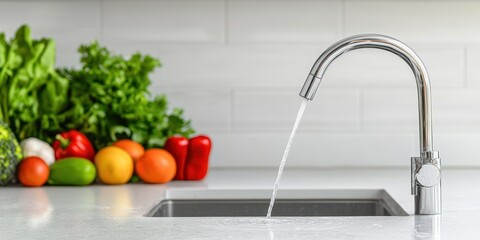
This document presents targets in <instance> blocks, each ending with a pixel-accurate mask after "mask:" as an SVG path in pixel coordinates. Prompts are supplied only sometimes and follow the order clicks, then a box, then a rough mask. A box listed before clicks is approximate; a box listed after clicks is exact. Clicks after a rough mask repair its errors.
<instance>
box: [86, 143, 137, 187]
mask: <svg viewBox="0 0 480 240" xmlns="http://www.w3.org/2000/svg"><path fill="white" fill-rule="evenodd" d="M95 166H96V167H97V172H98V178H100V180H101V181H102V182H103V183H105V184H124V183H127V182H128V180H130V178H131V177H132V174H133V160H132V157H130V155H129V154H128V152H127V151H125V150H123V149H121V148H119V147H115V146H108V147H105V148H103V149H101V150H100V151H99V152H98V153H97V155H95Z"/></svg>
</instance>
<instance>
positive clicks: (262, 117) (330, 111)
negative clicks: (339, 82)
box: [233, 89, 359, 131]
mask: <svg viewBox="0 0 480 240" xmlns="http://www.w3.org/2000/svg"><path fill="white" fill-rule="evenodd" d="M358 97H359V94H358V91H357V90H332V89H327V90H323V89H320V90H319V91H318V93H317V96H316V98H315V101H311V102H309V103H308V105H307V109H306V110H305V112H304V115H303V118H302V122H301V129H307V130H311V129H313V130H330V131H331V130H356V129H357V128H358V120H359V119H358V118H359V104H358ZM301 101H302V98H301V97H300V96H298V89H291V90H238V91H235V94H234V98H233V109H234V117H233V124H234V125H233V126H234V129H235V130H260V131H261V130H286V131H289V130H291V129H292V127H293V123H294V122H295V117H296V115H297V112H298V109H299V107H300V103H301Z"/></svg>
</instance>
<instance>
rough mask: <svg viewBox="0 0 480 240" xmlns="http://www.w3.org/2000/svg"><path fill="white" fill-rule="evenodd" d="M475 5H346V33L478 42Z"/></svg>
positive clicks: (479, 8)
mask: <svg viewBox="0 0 480 240" xmlns="http://www.w3.org/2000/svg"><path fill="white" fill-rule="evenodd" d="M479 12H480V2H478V1H358V0H347V1H345V33H346V35H352V34H359V33H382V34H386V35H391V36H393V37H396V38H398V39H401V40H403V41H414V42H478V41H480V32H479V31H477V29H478V23H479V22H480V14H478V13H479Z"/></svg>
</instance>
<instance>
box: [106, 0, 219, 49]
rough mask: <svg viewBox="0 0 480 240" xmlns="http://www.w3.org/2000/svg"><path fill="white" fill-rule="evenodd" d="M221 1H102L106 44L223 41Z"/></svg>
mask: <svg viewBox="0 0 480 240" xmlns="http://www.w3.org/2000/svg"><path fill="white" fill-rule="evenodd" d="M223 10H224V2H223V1H222V0H204V1H151V0H136V1H131V0H104V1H103V27H104V29H103V34H104V36H103V37H104V39H105V40H109V41H124V42H125V41H145V42H205V43H210V42H223V40H224V34H225V32H224V30H225V27H224V20H225V16H224V11H223Z"/></svg>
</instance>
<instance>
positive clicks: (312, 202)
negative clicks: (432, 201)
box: [146, 189, 408, 217]
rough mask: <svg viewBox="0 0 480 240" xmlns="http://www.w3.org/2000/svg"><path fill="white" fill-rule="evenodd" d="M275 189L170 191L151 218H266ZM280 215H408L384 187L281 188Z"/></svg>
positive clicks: (277, 211)
mask: <svg viewBox="0 0 480 240" xmlns="http://www.w3.org/2000/svg"><path fill="white" fill-rule="evenodd" d="M271 193H272V191H271V190H174V191H172V190H169V191H167V192H166V193H165V196H164V200H162V201H161V202H160V203H158V204H157V205H156V206H155V207H153V208H152V210H151V211H149V212H148V213H147V214H146V216H147V217H264V216H266V215H267V209H268V205H269V203H270V194H271ZM272 216H277V217H295V216H296V217H300V216H304V217H307V216H308V217H325V216H408V214H407V213H406V212H405V211H404V210H403V209H402V207H400V205H399V204H398V203H397V202H396V201H395V200H394V199H393V198H392V197H391V196H390V195H389V194H388V193H387V192H386V191H385V190H382V189H379V190H376V189H372V190H370V189H369V190H310V189H309V190H280V191H279V192H278V195H277V200H276V201H275V205H274V207H273V212H272Z"/></svg>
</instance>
